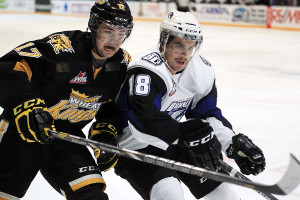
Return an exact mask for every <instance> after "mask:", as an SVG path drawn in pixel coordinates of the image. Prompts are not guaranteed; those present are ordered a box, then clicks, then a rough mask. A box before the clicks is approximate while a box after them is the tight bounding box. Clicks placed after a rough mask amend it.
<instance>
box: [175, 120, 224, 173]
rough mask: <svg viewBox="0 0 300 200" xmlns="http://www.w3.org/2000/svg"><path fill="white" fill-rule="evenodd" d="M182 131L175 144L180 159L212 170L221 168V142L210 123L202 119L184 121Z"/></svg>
mask: <svg viewBox="0 0 300 200" xmlns="http://www.w3.org/2000/svg"><path fill="white" fill-rule="evenodd" d="M180 131H181V133H182V136H181V138H179V141H178V144H177V145H176V146H177V147H176V146H175V148H177V149H176V150H175V151H176V154H177V155H178V156H177V160H178V161H181V162H185V163H188V164H193V165H197V166H200V167H203V168H207V169H210V170H219V169H220V166H219V159H220V156H221V143H220V142H219V140H218V138H217V137H216V136H215V135H214V132H213V129H212V127H211V126H210V125H209V124H208V123H204V122H203V121H202V120H201V119H196V120H190V121H187V122H183V123H181V124H180ZM170 148H174V146H173V147H172V146H171V147H170Z"/></svg>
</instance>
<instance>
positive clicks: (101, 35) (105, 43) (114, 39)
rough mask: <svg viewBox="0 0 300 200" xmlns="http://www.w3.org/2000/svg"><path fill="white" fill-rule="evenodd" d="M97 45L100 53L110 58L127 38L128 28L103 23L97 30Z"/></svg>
mask: <svg viewBox="0 0 300 200" xmlns="http://www.w3.org/2000/svg"><path fill="white" fill-rule="evenodd" d="M96 34H97V35H96V45H97V48H98V51H99V52H100V54H101V55H102V56H103V57H105V58H110V57H112V56H113V55H115V53H116V52H117V51H118V50H119V48H120V46H121V44H122V43H123V41H124V40H125V38H126V34H127V32H126V30H124V29H119V28H115V27H112V26H110V25H108V24H106V23H102V24H101V25H100V26H99V27H98V29H97V32H96Z"/></svg>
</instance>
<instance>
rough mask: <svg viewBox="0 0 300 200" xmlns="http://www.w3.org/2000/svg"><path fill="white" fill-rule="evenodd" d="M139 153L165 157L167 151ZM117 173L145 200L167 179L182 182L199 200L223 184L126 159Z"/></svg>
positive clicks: (119, 162) (146, 149)
mask: <svg viewBox="0 0 300 200" xmlns="http://www.w3.org/2000/svg"><path fill="white" fill-rule="evenodd" d="M139 151H140V152H143V153H147V154H151V155H156V156H160V157H164V153H165V151H163V150H160V149H158V148H155V147H152V146H149V147H147V148H145V149H142V150H139ZM115 173H116V174H117V175H118V176H120V177H122V178H124V179H126V180H127V181H128V182H129V183H130V184H131V186H132V187H133V188H134V189H135V190H136V191H137V192H138V193H139V194H140V195H141V196H142V198H143V199H144V200H150V191H151V188H152V186H153V185H154V184H156V183H157V182H158V181H160V180H162V179H164V178H167V177H175V178H177V179H179V180H181V181H182V182H183V183H184V184H185V185H186V186H187V187H188V188H189V190H190V191H191V193H192V194H193V195H194V196H195V198H197V199H200V198H202V197H204V196H205V195H206V194H208V193H209V192H211V191H212V190H214V189H215V188H216V187H218V186H219V185H220V184H221V183H220V182H216V181H213V180H208V179H205V178H201V177H198V176H192V175H189V174H186V173H181V172H177V171H174V170H171V169H167V168H164V167H159V166H156V165H152V164H148V163H144V162H141V161H137V160H133V159H130V158H125V157H120V158H119V161H118V163H117V165H116V166H115ZM166 187H167V186H166Z"/></svg>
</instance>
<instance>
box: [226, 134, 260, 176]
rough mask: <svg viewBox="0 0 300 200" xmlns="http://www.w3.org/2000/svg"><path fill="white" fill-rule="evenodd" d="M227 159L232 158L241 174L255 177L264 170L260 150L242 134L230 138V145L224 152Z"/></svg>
mask: <svg viewBox="0 0 300 200" xmlns="http://www.w3.org/2000/svg"><path fill="white" fill-rule="evenodd" d="M226 154H227V157H228V158H233V159H234V160H235V162H236V163H237V165H238V166H239V168H240V170H241V172H242V173H243V174H246V175H249V174H253V175H257V174H259V173H260V172H262V171H264V170H265V166H266V162H265V157H264V154H263V152H262V150H261V149H260V148H259V147H257V146H256V145H255V144H253V143H252V141H251V140H250V139H249V138H248V137H247V136H245V135H243V134H241V133H240V134H238V135H235V136H233V137H232V144H231V145H230V146H229V147H228V149H227V150H226Z"/></svg>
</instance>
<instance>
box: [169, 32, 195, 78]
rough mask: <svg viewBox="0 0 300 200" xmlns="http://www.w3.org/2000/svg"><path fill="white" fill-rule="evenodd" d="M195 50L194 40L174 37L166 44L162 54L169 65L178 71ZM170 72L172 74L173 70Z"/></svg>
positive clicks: (183, 66)
mask: <svg viewBox="0 0 300 200" xmlns="http://www.w3.org/2000/svg"><path fill="white" fill-rule="evenodd" d="M195 51H196V41H194V40H186V39H182V38H178V37H175V38H174V39H173V40H171V41H170V42H169V43H168V44H167V45H166V51H165V54H164V55H165V58H166V59H167V62H168V64H169V66H170V67H171V68H172V69H173V70H175V71H177V72H178V71H181V70H183V69H184V68H185V66H186V65H187V63H188V62H189V60H190V59H191V57H192V56H193V55H194V53H195ZM169 70H170V69H169ZM170 71H171V70H170ZM171 73H172V74H174V73H175V72H174V71H171Z"/></svg>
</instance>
